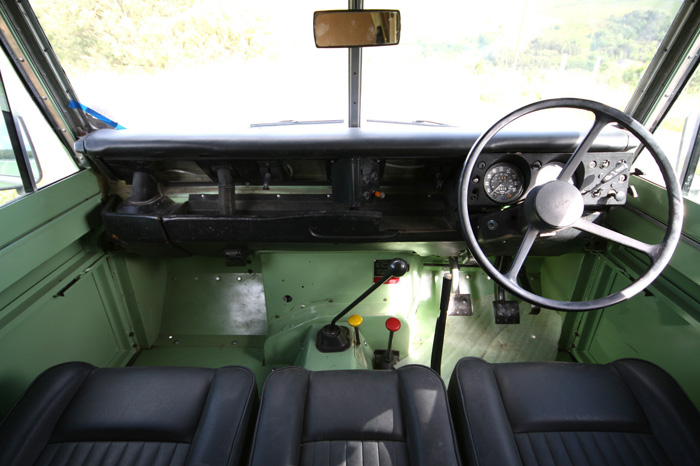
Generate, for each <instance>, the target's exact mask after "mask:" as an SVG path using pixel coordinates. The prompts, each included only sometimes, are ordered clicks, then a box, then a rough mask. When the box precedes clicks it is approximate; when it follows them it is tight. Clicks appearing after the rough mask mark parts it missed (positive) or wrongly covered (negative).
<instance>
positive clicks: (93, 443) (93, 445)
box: [83, 442, 104, 464]
mask: <svg viewBox="0 0 700 466" xmlns="http://www.w3.org/2000/svg"><path fill="white" fill-rule="evenodd" d="M96 443H97V442H92V444H90V449H89V450H88V452H87V455H85V459H84V460H83V464H85V461H86V460H87V459H88V458H89V457H90V453H92V450H93V449H94V448H95V444H96ZM102 456H103V457H104V455H102Z"/></svg>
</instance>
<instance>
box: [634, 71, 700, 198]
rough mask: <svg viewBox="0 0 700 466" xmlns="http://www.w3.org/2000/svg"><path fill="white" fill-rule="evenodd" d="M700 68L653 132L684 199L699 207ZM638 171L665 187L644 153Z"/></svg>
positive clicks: (648, 156)
mask: <svg viewBox="0 0 700 466" xmlns="http://www.w3.org/2000/svg"><path fill="white" fill-rule="evenodd" d="M699 129H700V67H698V68H697V69H696V70H695V72H694V73H693V75H692V77H691V78H690V80H689V81H688V83H687V84H686V85H685V87H684V88H683V90H682V91H681V93H680V95H679V96H678V98H677V99H676V101H675V102H674V103H673V105H672V106H671V108H670V109H669V111H668V113H667V114H666V116H665V117H664V119H663V120H662V121H661V124H660V125H659V127H658V128H657V129H656V131H654V137H655V139H656V140H657V142H658V143H659V145H660V146H661V148H662V149H663V151H664V153H665V154H666V157H667V158H668V160H669V162H670V163H671V166H672V167H673V169H674V170H675V173H676V177H677V178H678V181H679V182H680V184H681V188H682V189H683V195H684V197H686V198H687V199H690V200H692V201H694V202H696V203H700V170H699V169H698V156H700V143H699V141H698V135H699V134H698V133H699ZM635 167H636V168H639V169H640V170H642V171H643V172H644V175H642V177H643V178H645V179H647V180H649V181H651V182H653V183H656V184H659V185H661V186H664V181H663V178H662V177H661V172H660V171H659V169H658V168H657V167H656V164H655V163H654V161H653V160H652V159H651V156H650V155H649V154H648V153H642V154H641V155H640V156H639V158H638V160H637V162H636V163H635Z"/></svg>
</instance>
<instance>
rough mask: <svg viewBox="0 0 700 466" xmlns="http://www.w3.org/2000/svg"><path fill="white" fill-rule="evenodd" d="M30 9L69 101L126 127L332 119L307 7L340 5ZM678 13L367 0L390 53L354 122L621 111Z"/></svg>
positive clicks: (325, 53)
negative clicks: (534, 109)
mask: <svg viewBox="0 0 700 466" xmlns="http://www.w3.org/2000/svg"><path fill="white" fill-rule="evenodd" d="M59 3H60V2H56V1H55V0H52V1H48V0H34V1H32V5H33V8H34V10H35V12H36V13H37V16H38V17H39V19H40V22H41V23H42V25H43V27H44V29H45V31H46V33H47V36H48V37H49V40H50V41H51V43H52V44H53V47H54V50H55V51H56V53H57V55H58V56H59V59H60V60H61V61H62V63H63V65H64V68H65V70H66V72H67V74H68V76H69V78H70V79H71V81H72V82H73V85H74V87H75V89H76V92H77V94H78V96H79V97H80V99H81V101H82V103H83V104H85V105H87V106H88V107H91V108H95V109H97V110H101V111H102V112H105V113H107V115H108V116H109V117H110V118H112V119H114V120H116V121H118V122H119V123H120V124H122V125H124V126H126V127H127V128H139V129H155V128H163V127H166V128H171V129H172V128H175V129H178V128H180V129H184V128H188V129H192V128H198V129H201V128H209V129H219V130H220V129H223V130H225V129H227V128H228V129H230V128H233V127H236V126H239V127H240V126H242V125H245V126H247V125H249V124H250V123H259V122H274V121H279V120H288V119H294V120H322V119H343V120H346V121H347V92H348V91H347V82H348V78H347V66H348V65H347V63H348V58H347V51H346V50H344V49H316V48H315V46H314V39H313V31H312V17H313V12H314V11H315V10H329V9H345V8H347V2H343V1H319V0H317V1H308V2H289V1H264V2H241V1H222V0H212V1H206V0H177V1H173V2H164V1H161V0H138V1H136V0H109V1H103V0H90V1H87V0H72V1H70V2H63V3H64V5H59ZM681 3H682V2H681V0H634V1H631V0H630V1H616V2H615V1H614V2H605V1H598V0H568V1H567V0H509V1H500V2H464V1H454V2H449V3H448V2H441V1H430V2H427V1H414V0H401V1H396V0H395V1H393V2H392V1H385V0H382V1H381V2H379V1H375V0H367V1H366V2H365V5H364V6H365V8H367V9H371V8H393V9H399V10H400V11H401V23H402V31H401V43H400V44H399V45H398V46H391V47H377V48H371V49H364V52H363V60H364V61H363V67H364V70H363V82H362V89H363V100H362V104H363V108H362V117H363V118H364V119H384V120H395V121H413V120H431V121H437V122H442V123H447V124H456V125H473V124H474V123H476V124H477V125H478V128H483V127H485V126H486V125H487V124H488V123H490V122H492V121H495V119H497V118H499V117H500V116H502V115H504V114H505V113H507V112H509V111H511V110H513V109H514V108H517V107H519V106H521V105H523V104H526V103H529V102H532V101H535V100H540V99H544V98H553V97H583V98H590V99H595V100H599V101H601V102H604V103H607V104H609V105H612V106H615V107H617V108H624V106H625V104H626V103H627V101H628V100H629V98H630V96H631V95H632V92H633V90H634V88H635V86H636V85H637V83H638V82H639V79H640V77H641V75H642V73H643V72H644V70H645V69H646V67H647V65H648V63H649V61H650V60H651V58H652V56H653V55H654V53H655V51H656V49H657V48H658V45H659V43H660V41H661V39H662V38H663V36H664V34H665V32H666V30H667V29H668V27H669V26H670V24H671V22H672V20H673V18H674V16H675V14H676V12H677V10H678V8H679V7H680V5H681Z"/></svg>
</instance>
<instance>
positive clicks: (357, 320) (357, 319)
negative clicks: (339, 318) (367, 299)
mask: <svg viewBox="0 0 700 466" xmlns="http://www.w3.org/2000/svg"><path fill="white" fill-rule="evenodd" d="M348 324H350V325H351V326H353V327H355V328H357V327H359V326H360V325H362V316H358V315H357V314H353V315H351V316H350V317H348Z"/></svg>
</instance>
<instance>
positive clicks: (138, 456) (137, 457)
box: [136, 442, 146, 461]
mask: <svg viewBox="0 0 700 466" xmlns="http://www.w3.org/2000/svg"><path fill="white" fill-rule="evenodd" d="M139 443H140V444H141V448H139V451H138V453H137V454H136V461H138V459H139V458H141V453H142V452H143V449H144V448H146V442H139Z"/></svg>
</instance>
